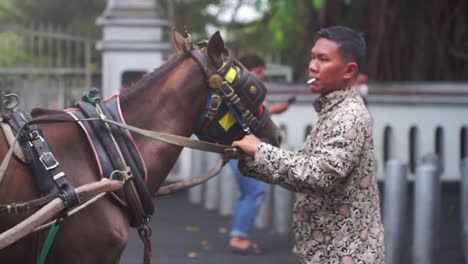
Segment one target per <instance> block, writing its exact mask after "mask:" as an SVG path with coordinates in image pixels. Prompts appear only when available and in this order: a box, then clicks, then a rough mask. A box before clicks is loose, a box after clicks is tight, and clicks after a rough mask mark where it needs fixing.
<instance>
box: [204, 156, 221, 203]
mask: <svg viewBox="0 0 468 264" xmlns="http://www.w3.org/2000/svg"><path fill="white" fill-rule="evenodd" d="M204 155H205V157H206V166H205V167H204V168H203V173H206V172H207V171H208V170H209V169H211V168H214V167H215V166H216V163H218V161H219V159H220V157H219V155H218V154H213V153H205V154H204ZM219 184H220V183H219V177H214V178H212V179H210V180H209V181H207V182H205V184H204V185H205V197H204V198H205V202H204V208H205V209H207V210H214V209H216V208H217V206H218V202H219V200H218V199H219Z"/></svg>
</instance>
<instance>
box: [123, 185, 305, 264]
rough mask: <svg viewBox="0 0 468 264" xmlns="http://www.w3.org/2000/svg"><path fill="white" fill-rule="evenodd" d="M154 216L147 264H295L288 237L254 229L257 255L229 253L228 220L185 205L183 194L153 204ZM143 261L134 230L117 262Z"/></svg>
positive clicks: (140, 245) (228, 218)
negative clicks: (259, 252)
mask: <svg viewBox="0 0 468 264" xmlns="http://www.w3.org/2000/svg"><path fill="white" fill-rule="evenodd" d="M154 204H155V206H156V210H155V214H154V215H153V217H152V220H151V228H152V230H153V235H152V237H151V241H152V248H153V252H152V259H151V263H153V264H154V263H156V264H175V263H177V264H185V263H189V264H219V263H223V264H230V263H236V264H238V263H245V264H247V263H256V264H267V263H268V264H276V263H278V264H280V263H281V264H297V263H298V261H297V259H296V257H295V255H294V254H293V253H292V251H291V250H292V247H293V239H292V237H290V236H280V235H276V234H272V233H271V232H270V231H260V230H256V231H255V233H254V234H253V238H254V239H255V240H256V241H258V242H259V243H260V244H261V245H262V248H263V251H264V254H262V255H260V256H243V255H237V254H233V253H232V252H231V251H230V249H229V247H228V232H229V226H230V221H231V219H230V217H222V216H219V214H218V213H217V212H212V211H206V210H204V209H203V208H202V207H201V206H199V205H192V204H190V203H189V202H188V199H187V193H186V192H183V193H180V194H176V195H173V196H171V197H167V198H161V199H157V200H155V201H154ZM142 261H143V243H142V242H141V241H140V239H139V237H138V235H137V233H136V232H135V230H134V229H132V230H131V233H130V241H129V244H128V246H127V249H126V250H125V252H124V254H123V256H122V258H121V261H120V263H122V264H127V263H128V264H133V263H142Z"/></svg>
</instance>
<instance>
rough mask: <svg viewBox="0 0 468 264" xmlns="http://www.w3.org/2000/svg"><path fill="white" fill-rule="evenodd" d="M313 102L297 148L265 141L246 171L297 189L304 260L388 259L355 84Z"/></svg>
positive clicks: (366, 122)
mask: <svg viewBox="0 0 468 264" xmlns="http://www.w3.org/2000/svg"><path fill="white" fill-rule="evenodd" d="M314 107H315V109H316V111H317V112H318V117H319V119H318V121H317V124H316V126H315V127H314V128H313V129H312V130H311V132H310V134H309V135H308V136H307V139H306V140H305V142H304V144H303V145H302V146H301V147H300V148H299V149H298V150H297V151H295V152H290V151H286V150H282V149H279V148H276V147H274V146H271V145H269V144H266V143H262V144H261V145H260V146H259V148H258V149H257V151H256V153H255V155H254V157H253V159H250V160H246V161H244V162H241V169H242V172H243V173H244V174H245V175H251V177H254V178H257V179H260V180H263V181H265V182H268V183H272V184H278V185H280V186H283V187H284V188H286V189H289V190H292V191H294V192H296V193H297V194H296V202H295V205H294V212H293V221H292V222H293V232H294V236H295V239H296V251H297V253H298V255H299V258H300V260H301V262H302V263H344V264H351V263H356V264H357V263H367V264H375V263H384V236H383V227H382V222H381V216H380V203H379V192H378V189H377V182H376V178H375V176H374V154H373V149H374V146H373V140H372V119H371V116H370V115H369V112H368V111H367V109H366V107H365V106H364V103H363V101H362V98H361V97H360V96H359V95H358V94H357V92H356V91H355V90H354V89H350V88H347V89H343V90H338V91H334V92H332V93H330V94H327V95H325V96H321V97H319V98H318V99H317V100H316V101H315V102H314Z"/></svg>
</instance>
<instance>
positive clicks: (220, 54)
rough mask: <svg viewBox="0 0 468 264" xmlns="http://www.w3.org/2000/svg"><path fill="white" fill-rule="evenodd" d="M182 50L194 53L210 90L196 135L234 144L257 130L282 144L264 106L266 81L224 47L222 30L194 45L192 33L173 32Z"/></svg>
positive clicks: (277, 143)
mask: <svg viewBox="0 0 468 264" xmlns="http://www.w3.org/2000/svg"><path fill="white" fill-rule="evenodd" d="M173 40H174V43H175V46H176V50H177V51H178V52H179V53H190V55H191V57H192V58H193V59H195V61H197V63H198V65H199V66H200V68H201V69H202V71H203V73H204V74H205V77H206V80H207V87H208V90H209V93H208V97H207V99H206V104H205V108H204V110H203V112H202V114H201V116H200V120H199V124H198V128H197V129H196V131H195V134H196V135H197V136H198V138H200V139H202V140H206V141H210V142H215V143H222V144H231V143H232V141H234V140H238V139H240V138H242V137H243V136H244V135H246V134H250V133H253V134H255V135H256V136H257V137H259V138H260V139H261V140H262V141H264V142H267V143H270V144H272V145H275V146H278V145H279V144H280V141H281V133H280V130H279V129H278V127H277V126H276V125H275V124H274V123H273V121H272V120H271V119H270V116H269V114H268V111H267V108H266V107H264V105H263V101H264V99H265V96H266V92H267V90H266V88H265V86H264V84H263V83H262V82H261V81H259V80H258V79H256V78H255V77H254V76H253V75H252V74H251V73H250V72H249V71H248V70H247V69H246V68H245V67H244V66H243V65H242V64H241V63H240V62H238V61H237V60H236V59H235V58H234V57H233V56H232V54H231V53H230V51H229V49H227V48H226V47H225V46H224V41H223V39H222V38H221V35H220V34H219V32H216V33H215V34H213V36H211V38H210V40H208V41H203V42H198V43H196V44H193V43H192V41H191V38H190V35H188V34H186V36H185V37H184V36H182V35H181V34H179V33H177V32H176V31H173Z"/></svg>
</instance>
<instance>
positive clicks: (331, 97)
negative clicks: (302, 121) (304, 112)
mask: <svg viewBox="0 0 468 264" xmlns="http://www.w3.org/2000/svg"><path fill="white" fill-rule="evenodd" d="M355 95H356V91H355V90H354V89H352V88H351V87H348V88H345V89H340V90H336V91H333V92H331V93H329V94H325V95H321V96H319V97H318V98H317V99H316V100H315V101H314V103H313V105H314V108H315V111H316V112H317V113H319V114H320V113H325V112H327V111H329V110H330V109H331V108H332V107H333V106H335V105H336V104H338V103H340V102H342V101H343V100H344V99H345V98H347V97H354V96H355Z"/></svg>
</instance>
